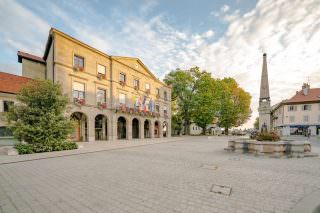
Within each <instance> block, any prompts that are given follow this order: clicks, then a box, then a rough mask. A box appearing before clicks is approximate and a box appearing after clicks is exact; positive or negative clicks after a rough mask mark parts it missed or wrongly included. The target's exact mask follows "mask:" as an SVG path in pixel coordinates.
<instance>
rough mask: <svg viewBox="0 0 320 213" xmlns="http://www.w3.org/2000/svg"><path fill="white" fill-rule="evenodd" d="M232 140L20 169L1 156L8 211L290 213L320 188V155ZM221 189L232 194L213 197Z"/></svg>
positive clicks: (197, 140) (0, 190) (194, 140)
mask: <svg viewBox="0 0 320 213" xmlns="http://www.w3.org/2000/svg"><path fill="white" fill-rule="evenodd" d="M227 140H228V138H225V137H212V138H211V139H208V138H205V137H189V138H184V139H183V141H181V140H180V141H179V142H172V143H156V144H154V145H150V146H137V143H139V142H135V144H134V146H131V145H130V142H128V143H126V145H125V146H126V148H125V149H123V145H122V144H121V146H120V145H119V147H121V149H116V148H117V145H116V144H114V143H112V144H111V146H112V149H114V150H109V148H108V147H107V146H106V145H103V146H101V147H103V149H104V150H106V151H101V152H94V153H88V154H81V155H72V156H64V157H55V158H48V159H41V160H33V161H26V162H17V163H13V164H1V159H3V158H1V157H0V212H1V211H2V212H23V211H24V209H26V211H29V210H30V211H34V212H41V211H38V209H41V210H43V211H42V212H46V211H47V212H117V213H119V212H237V211H238V212H288V211H289V210H290V209H291V208H292V207H293V206H294V205H296V204H297V202H299V201H300V200H301V199H302V198H303V197H305V196H306V195H308V194H310V193H311V192H313V191H315V190H319V189H320V178H319V177H320V158H319V157H318V158H305V159H294V158H292V159H272V158H268V157H263V156H262V157H254V156H250V155H238V154H235V153H228V152H225V151H223V148H224V147H226V146H227ZM141 143H142V142H141ZM143 143H145V144H146V142H143ZM91 149H92V150H97V149H98V148H95V147H91ZM313 151H315V150H313ZM43 156H45V155H42V157H43ZM10 157H14V156H10ZM27 158H30V159H31V157H26V159H27ZM5 160H6V162H9V161H8V160H7V158H6V159H5ZM11 161H12V159H11ZM213 184H216V185H224V186H231V187H232V193H231V194H230V195H229V196H223V195H221V194H215V193H213V192H210V190H211V187H212V185H213ZM226 193H227V192H226Z"/></svg>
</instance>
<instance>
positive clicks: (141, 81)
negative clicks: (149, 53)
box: [21, 29, 171, 141]
mask: <svg viewBox="0 0 320 213" xmlns="http://www.w3.org/2000/svg"><path fill="white" fill-rule="evenodd" d="M22 57H23V56H22ZM43 60H44V61H45V74H44V75H42V76H43V79H49V80H52V81H53V82H54V83H59V84H61V86H62V89H63V92H64V94H65V95H67V96H68V98H69V100H70V104H69V106H68V108H67V110H66V115H67V116H71V117H72V118H73V119H75V120H76V123H77V125H76V126H77V127H76V129H75V133H74V135H73V138H74V140H75V141H94V140H116V139H132V138H145V137H148V138H153V137H170V136H171V88H170V87H168V86H166V85H165V84H164V83H163V82H161V81H160V80H159V79H158V78H156V77H155V76H154V75H153V74H152V73H151V72H150V71H149V70H148V68H147V67H146V66H145V65H144V64H143V63H142V62H141V61H140V60H139V59H138V58H131V57H119V56H110V55H107V54H105V53H103V52H101V51H99V50H97V49H95V48H93V47H90V46H89V45H87V44H84V43H83V42H81V41H78V40H76V39H74V38H72V37H71V36H69V35H66V34H65V33H63V32H60V31H58V30H56V29H51V30H50V34H49V39H48V42H47V45H46V50H45V54H44V57H43ZM21 61H22V69H23V70H22V73H23V74H24V75H27V76H28V77H31V78H39V76H41V74H39V73H40V72H39V73H37V72H27V71H28V70H24V69H25V67H27V66H26V65H27V64H26V61H28V63H38V62H36V61H35V60H29V59H28V58H24V57H23V60H21ZM28 67H30V66H28ZM26 73H27V74H26Z"/></svg>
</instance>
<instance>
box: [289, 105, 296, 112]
mask: <svg viewBox="0 0 320 213" xmlns="http://www.w3.org/2000/svg"><path fill="white" fill-rule="evenodd" d="M288 111H297V106H296V105H290V106H288Z"/></svg>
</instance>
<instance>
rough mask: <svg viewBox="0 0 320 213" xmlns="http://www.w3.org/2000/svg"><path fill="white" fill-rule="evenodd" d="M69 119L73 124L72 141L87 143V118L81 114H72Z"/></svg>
mask: <svg viewBox="0 0 320 213" xmlns="http://www.w3.org/2000/svg"><path fill="white" fill-rule="evenodd" d="M70 119H71V120H73V121H74V122H75V127H74V131H73V133H72V135H71V139H72V140H73V141H78V142H79V141H88V117H87V115H86V114H84V113H83V112H73V113H71V115H70Z"/></svg>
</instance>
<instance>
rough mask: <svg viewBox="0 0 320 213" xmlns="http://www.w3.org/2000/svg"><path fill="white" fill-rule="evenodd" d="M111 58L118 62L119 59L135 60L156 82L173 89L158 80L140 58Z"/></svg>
mask: <svg viewBox="0 0 320 213" xmlns="http://www.w3.org/2000/svg"><path fill="white" fill-rule="evenodd" d="M111 58H112V59H114V60H116V61H118V60H117V59H134V60H137V61H138V62H139V63H140V64H141V65H142V66H143V68H144V69H145V70H146V71H147V72H148V73H149V74H150V75H151V77H153V78H154V80H156V81H158V82H159V83H161V84H162V85H163V86H165V87H168V88H170V89H171V87H170V86H169V85H166V84H165V83H164V82H162V81H161V80H160V79H158V78H157V77H156V76H155V75H154V74H153V73H152V72H151V71H150V70H149V69H148V67H147V66H146V65H145V64H144V63H143V62H142V61H141V60H140V59H139V58H135V57H127V56H111ZM118 62H120V61H118ZM120 63H121V62H120ZM133 69H134V68H133Z"/></svg>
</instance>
